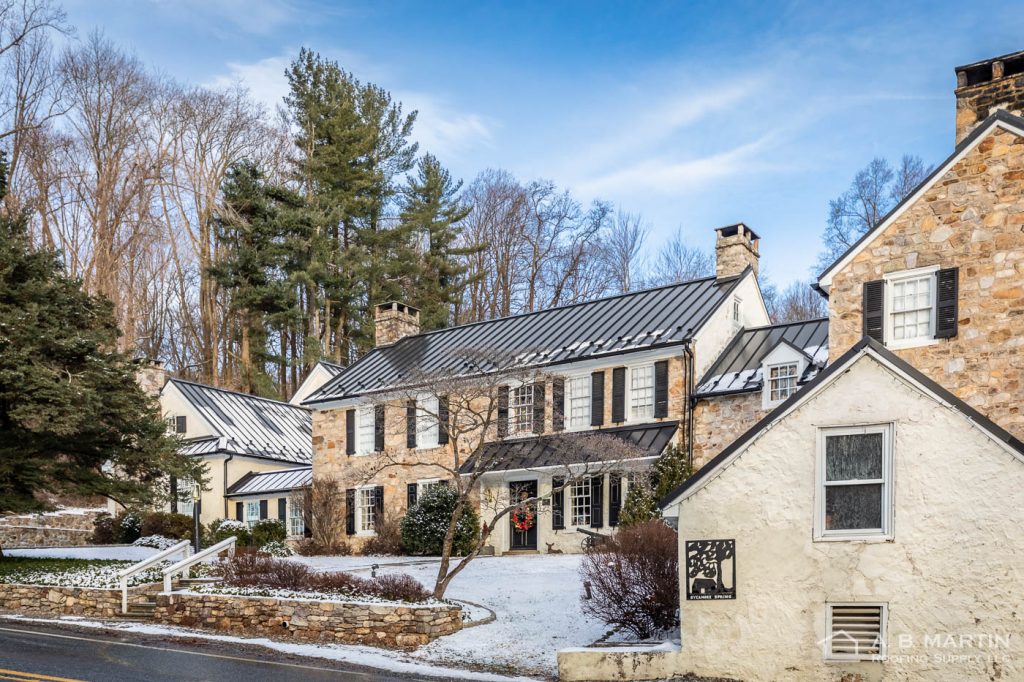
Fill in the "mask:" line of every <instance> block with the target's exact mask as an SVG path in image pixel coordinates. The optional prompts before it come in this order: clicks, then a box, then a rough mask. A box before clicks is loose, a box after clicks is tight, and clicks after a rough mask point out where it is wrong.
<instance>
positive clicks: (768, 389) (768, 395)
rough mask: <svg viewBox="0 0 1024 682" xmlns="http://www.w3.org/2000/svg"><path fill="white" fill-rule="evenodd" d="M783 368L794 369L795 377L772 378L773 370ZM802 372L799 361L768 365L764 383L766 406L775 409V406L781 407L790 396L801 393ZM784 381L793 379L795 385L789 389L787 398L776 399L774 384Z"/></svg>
mask: <svg viewBox="0 0 1024 682" xmlns="http://www.w3.org/2000/svg"><path fill="white" fill-rule="evenodd" d="M782 367H792V368H793V376H791V377H790V376H785V377H774V378H773V377H772V370H773V369H780V368H782ZM800 370H801V368H800V362H799V361H798V360H791V361H788V362H773V363H772V364H770V365H767V366H766V367H765V368H764V374H765V376H764V382H765V405H767V406H769V407H774V406H775V405H779V404H781V403H784V402H785V401H786V400H787V399H788V398H789V396H791V395H793V394H794V393H796V392H797V391H799V390H800ZM782 379H792V380H793V385H792V387H791V388H790V389H788V390H789V392H788V393H787V394H786V395H785V396H783V397H781V398H776V397H774V394H775V391H776V389H775V387H773V386H772V383H773V382H775V381H780V380H782Z"/></svg>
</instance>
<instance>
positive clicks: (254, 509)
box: [245, 500, 260, 528]
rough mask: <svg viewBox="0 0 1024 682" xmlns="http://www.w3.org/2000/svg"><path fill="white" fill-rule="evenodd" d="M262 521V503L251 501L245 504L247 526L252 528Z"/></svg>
mask: <svg viewBox="0 0 1024 682" xmlns="http://www.w3.org/2000/svg"><path fill="white" fill-rule="evenodd" d="M259 521H260V501H259V500H250V501H248V502H246V503H245V525H247V526H249V528H252V527H253V526H255V525H256V524H257V523H259Z"/></svg>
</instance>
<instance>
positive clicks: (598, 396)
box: [590, 372, 604, 426]
mask: <svg viewBox="0 0 1024 682" xmlns="http://www.w3.org/2000/svg"><path fill="white" fill-rule="evenodd" d="M602 424H604V372H594V373H593V374H591V375H590V425H591V426H601V425H602Z"/></svg>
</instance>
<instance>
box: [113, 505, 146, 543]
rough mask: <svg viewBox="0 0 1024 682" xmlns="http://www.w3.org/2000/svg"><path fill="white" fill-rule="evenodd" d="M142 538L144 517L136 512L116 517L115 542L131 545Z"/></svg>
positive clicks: (122, 513)
mask: <svg viewBox="0 0 1024 682" xmlns="http://www.w3.org/2000/svg"><path fill="white" fill-rule="evenodd" d="M140 537H142V517H141V516H139V515H138V514H136V513H135V512H130V511H126V512H121V513H120V514H118V515H117V516H115V517H114V542H117V543H119V544H122V545H130V544H132V543H133V542H135V541H136V540H138V539H139V538H140Z"/></svg>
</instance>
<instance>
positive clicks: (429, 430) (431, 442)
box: [416, 396, 438, 448]
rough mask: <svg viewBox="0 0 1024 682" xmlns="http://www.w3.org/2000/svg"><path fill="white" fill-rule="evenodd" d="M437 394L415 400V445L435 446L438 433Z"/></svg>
mask: <svg viewBox="0 0 1024 682" xmlns="http://www.w3.org/2000/svg"><path fill="white" fill-rule="evenodd" d="M437 417H438V399H437V396H425V397H423V398H420V399H419V400H417V401H416V446H417V447H420V448H436V447H437V435H438V421H437Z"/></svg>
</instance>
